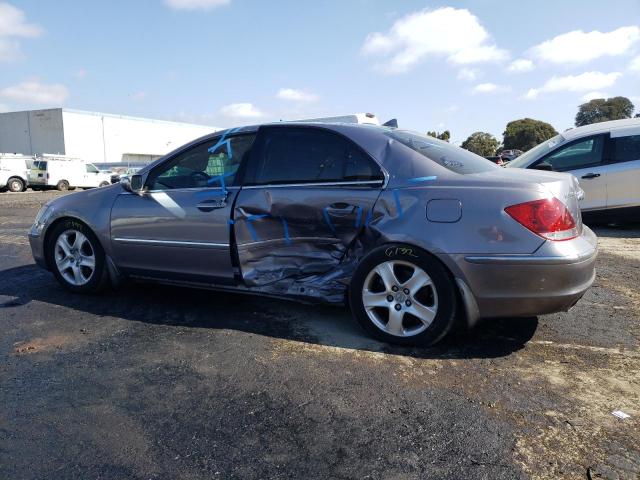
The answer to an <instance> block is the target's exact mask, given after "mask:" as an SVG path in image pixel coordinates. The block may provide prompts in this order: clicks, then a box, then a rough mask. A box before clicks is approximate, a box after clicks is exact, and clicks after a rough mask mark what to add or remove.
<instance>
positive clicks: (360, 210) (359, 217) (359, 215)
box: [355, 207, 362, 228]
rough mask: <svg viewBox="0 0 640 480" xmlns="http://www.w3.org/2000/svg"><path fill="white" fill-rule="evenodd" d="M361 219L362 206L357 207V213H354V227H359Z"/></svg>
mask: <svg viewBox="0 0 640 480" xmlns="http://www.w3.org/2000/svg"><path fill="white" fill-rule="evenodd" d="M361 220H362V207H358V213H356V224H355V227H356V228H358V227H360V221H361Z"/></svg>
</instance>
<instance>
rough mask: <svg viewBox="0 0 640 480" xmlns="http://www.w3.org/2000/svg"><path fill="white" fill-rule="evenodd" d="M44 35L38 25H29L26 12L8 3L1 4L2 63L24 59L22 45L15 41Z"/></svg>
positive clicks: (0, 58)
mask: <svg viewBox="0 0 640 480" xmlns="http://www.w3.org/2000/svg"><path fill="white" fill-rule="evenodd" d="M41 34H42V29H41V28H40V27H39V26H38V25H34V24H32V23H27V22H26V18H25V15H24V12H23V11H22V10H20V9H19V8H16V7H14V6H13V5H10V4H8V3H6V2H0V61H11V60H17V59H19V58H22V52H21V51H20V43H19V42H18V41H17V40H16V39H15V38H16V37H18V38H33V37H37V36H39V35H41Z"/></svg>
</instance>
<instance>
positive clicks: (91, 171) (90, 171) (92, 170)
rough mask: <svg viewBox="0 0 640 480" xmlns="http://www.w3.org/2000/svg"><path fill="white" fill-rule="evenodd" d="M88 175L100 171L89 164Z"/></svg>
mask: <svg viewBox="0 0 640 480" xmlns="http://www.w3.org/2000/svg"><path fill="white" fill-rule="evenodd" d="M87 173H98V169H97V168H96V167H95V166H93V165H91V164H90V163H87Z"/></svg>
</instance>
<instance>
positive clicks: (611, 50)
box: [531, 26, 640, 64]
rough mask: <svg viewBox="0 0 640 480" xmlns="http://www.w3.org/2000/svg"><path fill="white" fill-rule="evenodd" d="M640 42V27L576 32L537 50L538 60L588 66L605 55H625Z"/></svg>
mask: <svg viewBox="0 0 640 480" xmlns="http://www.w3.org/2000/svg"><path fill="white" fill-rule="evenodd" d="M638 42H640V27H637V26H629V27H620V28H618V29H616V30H612V31H611V32H600V31H598V30H594V31H592V32H583V31H582V30H574V31H572V32H568V33H564V34H562V35H558V36H557V37H554V38H552V39H551V40H547V41H545V42H542V43H541V44H539V45H536V46H534V47H533V48H532V49H531V50H532V52H533V54H534V55H536V56H537V57H538V58H539V59H541V60H545V61H548V62H552V63H562V64H566V63H571V64H580V63H586V62H589V61H591V60H595V59H596V58H599V57H603V56H605V55H612V56H613V55H622V54H624V53H627V52H629V51H631V49H632V48H633V46H634V45H635V44H636V43H638Z"/></svg>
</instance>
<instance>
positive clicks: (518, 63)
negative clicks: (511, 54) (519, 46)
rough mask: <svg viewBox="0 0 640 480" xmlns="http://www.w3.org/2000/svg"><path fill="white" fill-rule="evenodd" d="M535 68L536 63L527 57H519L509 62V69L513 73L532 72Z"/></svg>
mask: <svg viewBox="0 0 640 480" xmlns="http://www.w3.org/2000/svg"><path fill="white" fill-rule="evenodd" d="M534 68H535V65H534V64H533V62H532V61H531V60H528V59H526V58H518V59H517V60H514V61H513V62H511V63H510V64H509V66H508V67H507V71H508V72H511V73H523V72H530V71H531V70H533V69H534Z"/></svg>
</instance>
